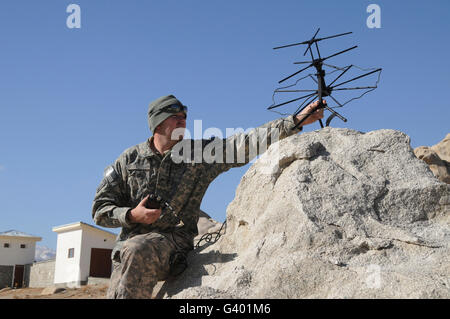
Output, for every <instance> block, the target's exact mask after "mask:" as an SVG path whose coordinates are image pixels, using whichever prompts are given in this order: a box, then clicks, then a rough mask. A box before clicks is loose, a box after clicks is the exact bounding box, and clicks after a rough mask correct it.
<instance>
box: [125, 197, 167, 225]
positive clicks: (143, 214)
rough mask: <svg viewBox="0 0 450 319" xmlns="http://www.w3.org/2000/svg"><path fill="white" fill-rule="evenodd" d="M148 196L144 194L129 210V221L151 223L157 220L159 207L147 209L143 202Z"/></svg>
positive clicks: (159, 213)
mask: <svg viewBox="0 0 450 319" xmlns="http://www.w3.org/2000/svg"><path fill="white" fill-rule="evenodd" d="M148 197H149V196H146V197H145V198H144V199H143V200H142V201H141V202H140V203H139V205H137V207H136V208H134V209H132V210H131V212H130V216H129V217H130V222H132V223H141V224H152V223H154V222H155V221H157V220H158V218H159V216H160V215H161V209H159V208H158V209H148V208H146V207H145V204H146V202H147V200H148Z"/></svg>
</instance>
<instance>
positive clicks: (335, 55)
mask: <svg viewBox="0 0 450 319" xmlns="http://www.w3.org/2000/svg"><path fill="white" fill-rule="evenodd" d="M357 47H358V46H357V45H355V46H354V47H351V48H348V49H345V50H343V51H341V52H338V53H335V54H332V55H330V56H327V57H326V58H323V59H322V61H325V60H327V59H329V58H332V57H334V56H336V55H339V54H342V53H345V52H347V51H350V50H353V49H356V48H357Z"/></svg>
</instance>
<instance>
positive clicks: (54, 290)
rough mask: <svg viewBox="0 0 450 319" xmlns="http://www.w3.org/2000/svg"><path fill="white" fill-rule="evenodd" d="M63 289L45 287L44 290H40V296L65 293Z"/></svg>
mask: <svg viewBox="0 0 450 319" xmlns="http://www.w3.org/2000/svg"><path fill="white" fill-rule="evenodd" d="M65 290H66V289H65V288H62V287H56V286H51V287H45V288H44V289H42V292H41V295H44V296H45V295H53V294H57V293H60V292H63V291H65Z"/></svg>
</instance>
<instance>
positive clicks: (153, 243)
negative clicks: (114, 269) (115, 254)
mask: <svg viewBox="0 0 450 319" xmlns="http://www.w3.org/2000/svg"><path fill="white" fill-rule="evenodd" d="M172 251H173V247H172V245H170V243H168V240H167V239H166V238H165V237H164V236H161V235H159V236H158V235H152V234H145V235H138V236H135V237H133V238H130V239H128V240H127V241H125V243H124V244H123V247H122V249H121V252H120V259H121V260H122V261H125V260H130V258H131V259H137V260H141V261H142V262H149V261H156V262H162V261H163V260H162V259H166V258H164V257H165V256H166V255H167V258H168V257H169V256H170V254H171V253H172Z"/></svg>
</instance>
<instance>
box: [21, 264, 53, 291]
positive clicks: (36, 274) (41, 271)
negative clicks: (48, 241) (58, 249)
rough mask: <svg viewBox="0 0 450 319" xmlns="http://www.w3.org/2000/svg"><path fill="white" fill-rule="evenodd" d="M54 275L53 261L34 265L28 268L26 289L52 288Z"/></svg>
mask: <svg viewBox="0 0 450 319" xmlns="http://www.w3.org/2000/svg"><path fill="white" fill-rule="evenodd" d="M54 275H55V259H50V260H46V261H41V262H37V263H34V264H33V265H32V266H31V267H30V279H29V283H28V287H31V288H39V287H49V286H53V285H54V284H53V282H54Z"/></svg>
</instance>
